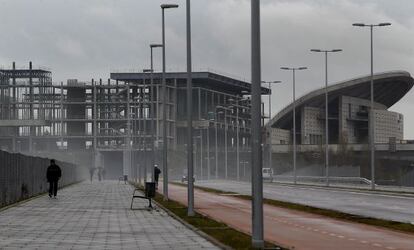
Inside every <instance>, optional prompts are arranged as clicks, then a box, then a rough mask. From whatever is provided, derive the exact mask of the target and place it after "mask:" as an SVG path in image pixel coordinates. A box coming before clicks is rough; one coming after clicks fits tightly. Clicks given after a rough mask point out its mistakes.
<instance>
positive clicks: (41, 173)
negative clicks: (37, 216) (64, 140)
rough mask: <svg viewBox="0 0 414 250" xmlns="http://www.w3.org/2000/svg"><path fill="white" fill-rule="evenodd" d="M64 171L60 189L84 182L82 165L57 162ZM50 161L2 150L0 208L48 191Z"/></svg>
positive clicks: (0, 162) (0, 157)
mask: <svg viewBox="0 0 414 250" xmlns="http://www.w3.org/2000/svg"><path fill="white" fill-rule="evenodd" d="M56 164H57V165H59V166H60V168H61V169H62V178H61V179H60V181H59V187H63V186H66V185H69V184H73V183H76V182H78V181H81V180H83V178H82V172H81V169H80V167H79V166H77V165H74V164H71V163H66V162H60V161H56ZM49 165H50V160H49V159H47V158H41V157H34V156H27V155H22V154H19V153H9V152H5V151H0V207H2V206H5V205H9V204H12V203H15V202H17V201H20V200H24V199H27V198H30V197H33V196H35V195H38V194H41V193H45V192H47V190H48V186H49V185H48V183H47V181H46V169H47V167H48V166H49Z"/></svg>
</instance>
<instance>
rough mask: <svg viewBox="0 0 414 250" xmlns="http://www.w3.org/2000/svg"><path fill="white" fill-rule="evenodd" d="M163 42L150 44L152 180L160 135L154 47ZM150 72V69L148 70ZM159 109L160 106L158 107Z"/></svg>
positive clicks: (160, 45) (158, 46) (152, 178)
mask: <svg viewBox="0 0 414 250" xmlns="http://www.w3.org/2000/svg"><path fill="white" fill-rule="evenodd" d="M161 47H162V44H150V50H151V69H150V70H149V72H150V73H151V74H150V78H151V80H150V85H151V87H150V89H151V94H150V97H151V113H152V114H151V116H152V121H151V139H152V145H151V150H152V156H151V181H152V182H153V181H154V165H155V140H158V136H157V138H155V131H156V130H157V129H156V126H157V124H156V119H157V118H156V117H158V114H157V113H156V112H155V99H154V97H155V87H154V75H153V74H154V59H153V49H154V48H161ZM147 72H148V70H147ZM157 110H158V107H157Z"/></svg>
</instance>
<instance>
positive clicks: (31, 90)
mask: <svg viewBox="0 0 414 250" xmlns="http://www.w3.org/2000/svg"><path fill="white" fill-rule="evenodd" d="M51 75H52V74H51V72H50V71H47V70H42V69H34V68H32V64H31V63H30V66H29V68H28V69H21V68H16V67H15V64H13V67H12V68H11V69H1V70H0V149H3V150H7V151H10V152H24V153H28V154H37V155H44V156H48V157H54V158H56V157H57V155H59V156H62V157H67V158H68V159H66V160H69V161H77V162H79V163H82V164H84V165H87V166H92V167H107V169H106V170H107V171H106V173H107V174H108V177H116V178H117V177H118V176H120V175H123V174H129V175H132V176H137V175H139V174H142V173H141V172H142V171H141V172H139V171H138V170H137V168H138V167H137V165H138V164H139V165H140V166H141V168H142V166H143V165H146V166H148V169H150V164H151V163H150V161H149V157H147V156H150V155H151V154H150V152H151V150H152V145H155V149H156V151H157V153H159V152H160V150H161V149H162V145H163V143H164V142H163V136H162V132H163V127H164V126H166V127H167V142H166V143H168V149H169V150H177V151H180V152H185V149H186V148H185V145H186V143H187V140H186V136H187V134H186V131H187V128H188V124H187V117H186V114H187V107H186V103H187V98H186V94H187V90H186V86H187V74H186V73H185V72H168V73H166V82H167V92H166V93H164V92H163V88H162V86H161V85H162V84H161V76H162V74H161V73H159V72H157V73H154V74H153V84H151V81H150V74H149V73H111V79H108V80H107V81H102V79H99V80H96V79H95V80H94V79H92V80H91V81H88V82H82V81H78V80H77V79H69V80H68V81H67V82H66V83H59V84H52V77H51ZM250 89H251V87H250V83H248V82H246V81H243V80H237V79H235V78H232V77H227V76H224V75H222V74H218V73H214V72H208V71H206V72H193V93H192V94H193V114H192V116H193V121H194V123H193V126H194V145H195V151H196V158H197V164H199V165H198V166H197V167H196V175H197V176H198V178H200V177H201V176H203V177H206V176H207V171H208V170H207V169H209V170H210V174H215V172H214V170H215V169H216V162H219V161H218V160H220V162H223V161H224V159H225V154H224V152H225V149H226V150H227V152H228V154H227V156H228V160H227V162H228V165H229V166H228V167H229V173H230V172H231V173H232V174H234V173H235V171H234V169H233V170H231V169H232V168H234V167H235V166H236V164H235V158H236V146H237V143H238V145H239V147H238V148H239V149H240V150H239V151H240V152H239V153H241V152H242V151H243V152H245V153H244V154H243V155H241V156H240V157H244V158H245V159H244V161H247V158H248V157H249V154H248V148H249V146H250V133H251V131H250V123H251V122H250V99H249V98H246V97H245V95H246V94H248V93H249V91H250ZM262 92H263V94H269V90H268V89H267V88H262ZM164 96H166V97H167V102H166V105H165V106H166V107H167V108H166V109H165V110H164V104H163V99H164V98H163V97H164ZM163 112H166V117H167V120H166V124H164V122H163V120H162V117H163ZM153 135H154V136H153ZM225 135H227V139H225V138H226V136H225ZM237 138H238V140H237ZM226 142H227V147H225V143H226ZM216 145H217V147H215V146H216ZM130 152H131V153H130ZM74 154H76V157H73V155H74ZM55 156H56V157H55ZM170 156H171V157H174V155H173V154H170ZM184 158H185V157H184ZM216 158H218V160H217V161H216V160H215V159H216ZM160 159H161V157H160V155H157V159H156V160H157V161H160ZM200 159H201V160H200ZM240 160H241V159H240ZM183 166H184V164H182V165H180V166H179V167H180V168H182V167H183ZM201 166H202V168H201ZM220 166H221V167H220V168H219V169H218V171H219V172H220V176H222V175H223V173H224V169H223V166H222V164H221V165H220Z"/></svg>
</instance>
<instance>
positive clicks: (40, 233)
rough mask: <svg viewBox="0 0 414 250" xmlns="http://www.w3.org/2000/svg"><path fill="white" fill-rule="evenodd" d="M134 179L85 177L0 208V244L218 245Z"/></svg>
mask: <svg viewBox="0 0 414 250" xmlns="http://www.w3.org/2000/svg"><path fill="white" fill-rule="evenodd" d="M132 192H133V189H132V187H131V186H129V185H125V184H118V182H112V181H104V182H96V183H89V182H84V183H80V184H77V185H74V186H71V187H68V188H65V189H62V190H59V192H58V198H57V199H50V198H49V197H48V196H41V197H39V198H37V199H34V200H31V201H29V202H26V203H23V204H20V205H18V206H15V207H12V208H9V209H7V210H5V211H2V212H0V249H16V248H22V249H29V248H30V249H202V248H203V249H217V247H215V246H214V245H213V244H212V243H210V242H209V241H207V240H206V239H204V238H202V237H201V236H199V235H198V234H196V233H195V232H193V231H191V230H190V229H188V228H187V227H185V226H184V225H182V224H181V223H180V222H179V221H177V220H175V219H174V218H172V217H170V216H169V215H168V214H166V213H165V212H164V211H163V210H160V209H157V208H156V209H154V210H151V211H148V210H146V209H144V208H146V206H148V201H146V200H140V199H135V200H134V208H138V209H137V210H130V209H129V207H130V202H131V196H132Z"/></svg>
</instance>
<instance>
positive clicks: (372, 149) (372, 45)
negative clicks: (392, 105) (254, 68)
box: [352, 23, 391, 190]
mask: <svg viewBox="0 0 414 250" xmlns="http://www.w3.org/2000/svg"><path fill="white" fill-rule="evenodd" d="M352 25H353V26H356V27H369V28H370V31H371V109H370V112H369V116H370V118H369V123H370V126H369V127H370V128H369V131H370V136H369V138H370V139H369V144H370V149H371V189H372V190H374V189H375V137H374V136H375V131H374V129H375V121H374V119H375V117H374V42H373V33H374V27H383V26H390V25H391V23H379V24H363V23H354V24H352Z"/></svg>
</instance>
